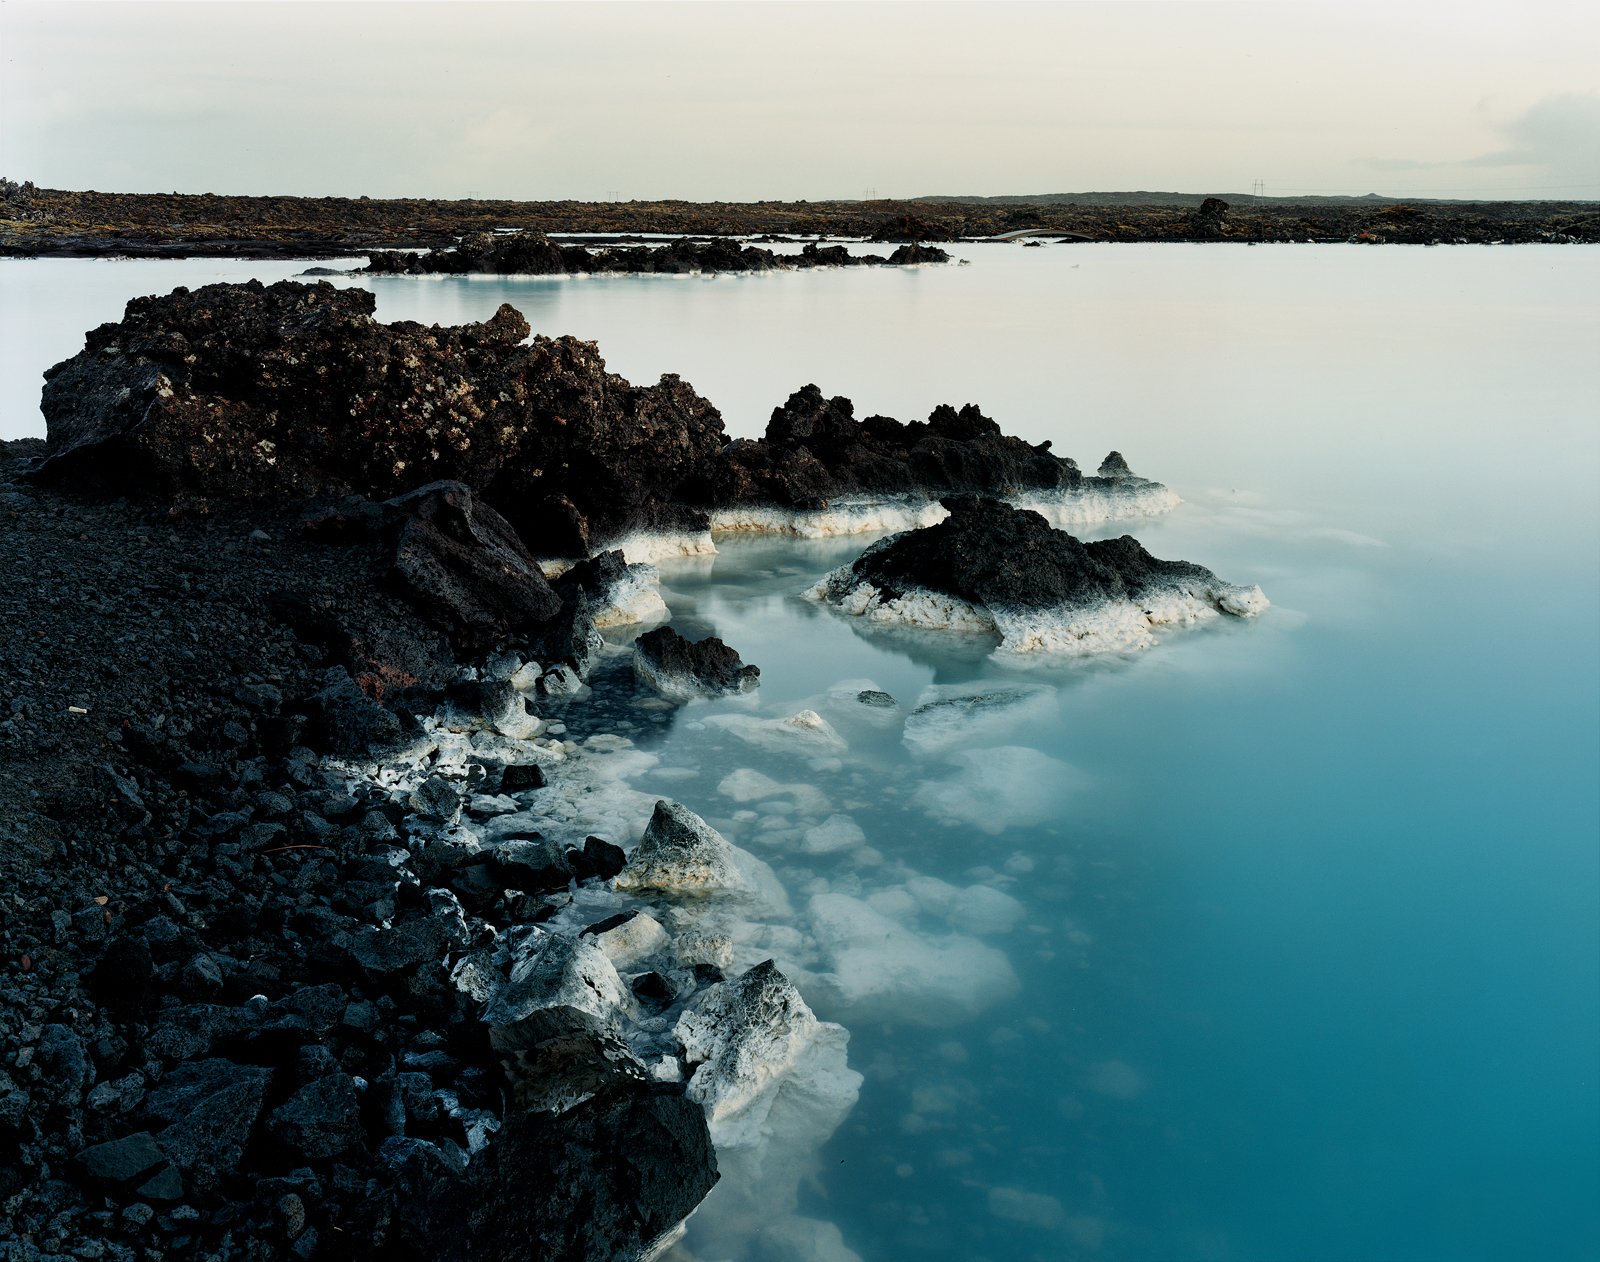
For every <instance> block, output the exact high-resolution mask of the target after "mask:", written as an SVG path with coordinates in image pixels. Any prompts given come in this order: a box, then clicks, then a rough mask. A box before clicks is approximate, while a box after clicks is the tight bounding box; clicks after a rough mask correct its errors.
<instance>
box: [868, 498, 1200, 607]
mask: <svg viewBox="0 0 1600 1262" xmlns="http://www.w3.org/2000/svg"><path fill="white" fill-rule="evenodd" d="M943 502H944V505H945V507H946V508H948V509H949V510H950V516H949V517H947V518H945V520H944V521H942V522H940V523H939V524H938V525H935V526H928V527H926V528H925V529H922V530H912V531H907V532H906V533H905V534H902V535H896V536H893V537H892V538H890V539H886V540H883V541H882V542H880V543H878V544H875V545H874V546H872V547H871V548H868V549H867V551H866V552H864V553H862V555H861V556H860V557H859V558H857V559H856V561H855V562H854V563H853V564H852V565H851V566H850V570H851V572H852V573H854V574H855V575H856V577H857V578H858V579H860V580H864V581H867V582H870V583H872V584H873V585H874V586H875V587H878V588H880V589H882V590H884V591H886V592H899V591H906V590H910V589H915V588H921V589H925V590H928V591H936V592H942V593H945V594H947V595H950V596H958V597H960V598H961V599H962V600H966V601H970V602H972V603H974V604H981V605H987V606H990V607H991V608H992V607H996V606H998V607H1002V608H1017V609H1050V608H1054V607H1056V606H1059V605H1088V604H1094V603H1097V602H1101V601H1107V600H1132V601H1137V600H1138V599H1139V598H1140V596H1141V595H1142V594H1143V593H1144V592H1146V591H1147V590H1149V589H1150V588H1152V587H1154V586H1157V585H1160V584H1163V583H1168V582H1171V581H1173V580H1194V581H1204V582H1213V583H1214V582H1215V581H1216V575H1214V574H1212V572H1211V571H1210V570H1208V569H1206V568H1204V567H1203V566H1199V565H1193V564H1191V563H1190V562H1188V561H1162V560H1159V559H1157V558H1156V557H1153V556H1151V555H1150V554H1149V553H1148V552H1146V551H1145V550H1144V548H1143V547H1141V546H1140V544H1139V541H1138V540H1137V539H1135V538H1133V537H1132V536H1131V535H1123V536H1122V537H1121V538H1120V539H1102V540H1098V541H1096V542H1093V543H1084V542H1082V541H1081V540H1079V539H1076V538H1074V537H1073V536H1072V535H1069V534H1067V533H1066V531H1064V530H1057V529H1055V528H1054V527H1052V526H1051V525H1050V523H1049V522H1048V521H1046V520H1045V519H1044V518H1043V517H1042V516H1040V515H1039V514H1038V513H1034V512H1029V511H1028V510H1027V509H1019V508H1012V507H1011V506H1010V505H1009V504H1004V503H1002V502H1000V501H999V500H991V499H984V498H982V497H980V496H952V497H950V498H948V499H946V500H944V501H943Z"/></svg>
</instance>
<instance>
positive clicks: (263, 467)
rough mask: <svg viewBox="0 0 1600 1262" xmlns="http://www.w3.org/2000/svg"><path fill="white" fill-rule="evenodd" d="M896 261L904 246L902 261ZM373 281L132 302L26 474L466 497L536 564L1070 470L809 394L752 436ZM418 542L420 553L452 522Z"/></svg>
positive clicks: (1076, 479) (1040, 481)
mask: <svg viewBox="0 0 1600 1262" xmlns="http://www.w3.org/2000/svg"><path fill="white" fill-rule="evenodd" d="M907 248H912V247H907ZM372 312H373V296H372V295H371V294H370V293H368V292H366V291H365V290H359V289H337V288H334V287H333V286H331V285H328V284H326V283H318V284H314V285H301V284H294V283H290V282H282V283H279V284H275V285H271V286H264V285H261V284H260V283H259V282H254V281H252V282H249V283H247V284H243V285H208V286H206V287H204V288H202V289H198V290H194V291H192V292H191V291H189V290H187V289H177V290H175V291H173V292H172V293H171V294H169V295H165V296H162V297H151V298H139V299H135V300H134V301H133V302H130V303H129V304H128V308H127V312H126V314H125V316H124V318H123V319H122V321H121V322H119V323H117V324H106V325H102V326H101V327H100V328H98V329H95V330H94V331H93V332H91V333H90V334H89V335H88V339H87V344H86V345H85V347H84V349H83V350H82V351H81V352H80V353H79V354H78V355H76V356H74V357H73V358H72V359H69V360H67V361H65V362H63V363H61V364H58V365H56V366H55V367H54V368H52V369H51V370H50V372H49V373H48V374H46V377H47V379H46V384H45V389H44V396H43V410H44V414H45V418H46V421H47V424H48V426H49V446H48V452H47V459H46V460H45V461H44V463H43V466H42V468H41V470H40V471H39V476H41V477H44V478H47V479H49V478H55V479H60V480H63V481H67V482H70V483H71V484H72V485H74V486H77V487H87V486H98V487H101V488H103V489H106V490H109V491H112V492H115V493H120V494H128V495H135V496H140V497H146V498H151V497H153V498H158V499H161V500H163V501H167V502H178V503H180V504H196V503H199V502H202V501H211V500H225V501H235V502H238V501H244V502H255V503H260V502H264V501H273V500H280V499H282V498H283V497H306V496H314V495H320V494H331V495H337V494H354V495H357V496H360V497H363V498H366V499H369V500H384V499H389V498H392V497H394V496H397V495H402V494H404V493H406V492H408V491H412V490H416V489H417V488H418V487H421V486H424V485H426V484H429V483H432V482H435V481H439V480H442V479H443V480H451V481H457V482H460V483H463V484H464V485H466V486H467V487H469V488H470V489H471V491H472V492H473V493H474V494H475V495H476V496H477V498H478V500H479V501H481V503H482V504H484V505H486V506H488V507H490V508H492V509H494V510H496V511H497V512H498V513H499V514H500V515H501V516H503V517H504V518H505V520H506V521H507V522H508V523H509V525H510V527H511V529H512V530H513V531H514V532H515V534H516V535H517V536H518V537H519V538H520V539H521V540H522V542H523V544H524V545H525V546H526V547H527V548H528V549H530V550H531V551H532V552H534V553H535V554H536V555H538V556H543V557H550V556H567V557H584V556H589V555H591V554H592V553H594V552H595V551H597V550H599V549H600V547H601V546H603V545H604V544H606V543H608V542H610V541H612V540H614V539H616V538H618V537H620V536H622V535H625V534H627V533H629V532H633V531H641V530H666V531H681V530H701V529H704V528H705V526H706V524H707V521H708V516H707V514H708V513H709V512H710V511H712V510H714V509H717V508H720V507H727V506H730V505H740V504H758V505H776V506H780V507H791V508H819V507H824V506H826V505H827V503H828V502H829V501H830V500H833V499H836V498H839V497H848V496H853V495H870V496H920V497H923V498H927V499H935V498H938V497H939V496H941V495H946V494H953V493H961V494H965V493H972V494H990V495H1004V494H1011V493H1015V492H1018V491H1026V490H1063V489H1065V490H1075V489H1079V488H1081V487H1082V486H1083V485H1084V484H1085V482H1086V481H1088V480H1089V479H1086V478H1085V477H1084V475H1083V474H1082V473H1081V472H1080V471H1079V469H1078V467H1077V465H1076V464H1074V463H1073V462H1072V461H1071V460H1068V459H1065V458H1062V457H1059V456H1056V455H1054V454H1052V453H1051V452H1050V451H1049V449H1048V448H1049V444H1048V443H1045V444H1040V445H1037V446H1035V445H1032V444H1029V443H1026V442H1023V441H1022V440H1021V439H1017V438H1012V437H1008V436H1006V435H1004V434H1002V433H1001V432H1000V428H999V426H998V425H996V424H995V422H994V421H992V420H990V419H989V418H988V417H986V416H984V415H983V414H982V413H981V412H980V411H979V410H978V409H977V408H976V407H974V406H972V405H970V404H969V405H967V406H966V407H963V408H961V409H959V410H957V409H955V408H952V407H949V406H941V407H939V408H936V409H935V410H934V412H933V413H932V415H931V416H930V417H929V419H928V421H927V422H925V423H924V422H919V421H913V422H910V423H901V422H899V421H896V420H894V419H893V418H890V417H884V416H869V417H867V418H866V419H864V420H857V419H856V418H855V415H854V409H853V406H852V404H851V402H850V401H849V400H848V399H843V398H831V399H830V398H827V397H825V396H824V395H823V394H822V392H821V391H820V390H819V389H817V387H816V386H814V385H812V386H806V387H805V388H804V389H802V390H800V391H798V392H796V393H795V394H794V395H792V396H791V397H790V398H789V400H788V401H787V402H786V403H785V404H784V405H783V406H781V407H779V408H777V409H775V410H774V412H773V415H772V419H771V421H770V423H769V424H768V426H767V429H766V433H765V435H764V437H763V438H761V439H759V440H737V441H732V442H730V441H729V440H728V439H727V436H726V434H725V433H724V430H723V423H722V416H721V414H720V413H719V412H718V411H717V409H716V408H715V407H713V406H712V404H711V403H710V402H708V401H707V400H706V399H704V398H702V397H701V396H700V395H699V394H697V393H696V392H695V391H694V389H693V388H692V387H691V386H690V385H689V384H688V383H687V382H684V381H682V380H680V379H679V378H678V377H676V376H674V375H671V374H668V375H666V376H663V377H662V378H661V380H660V381H659V382H658V383H657V384H655V385H652V386H643V387H641V386H634V385H631V384H629V383H628V382H627V381H625V380H623V379H622V378H621V377H619V376H617V375H616V374H614V373H608V372H607V371H606V370H605V363H604V361H603V360H602V359H601V357H600V353H599V351H598V349H597V348H596V346H595V345H594V343H592V342H582V341H578V340H577V339H574V338H570V337H561V338H547V337H542V336H541V337H535V338H533V340H532V341H531V343H529V342H525V340H524V339H526V338H527V337H528V334H529V328H528V324H527V322H526V321H525V320H524V319H523V318H522V316H521V315H519V314H518V313H517V312H516V311H515V310H513V309H512V308H511V307H509V306H502V307H501V308H500V310H499V311H498V312H496V314H495V315H494V316H493V317H491V318H490V319H489V320H487V321H485V322H483V323H482V324H469V325H463V326H459V327H438V326H434V327H424V326H422V325H419V324H413V323H409V322H399V323H396V324H382V323H379V322H378V321H377V320H375V319H374V318H373V315H372ZM452 511H453V510H445V511H444V516H443V517H439V518H437V519H436V520H431V524H425V525H417V526H416V527H414V529H413V536H414V539H413V542H415V543H416V545H417V547H418V548H420V549H422V551H423V552H424V553H426V552H427V551H428V550H430V549H432V550H437V548H439V547H444V546H445V539H446V537H448V536H449V535H450V532H451V531H452V530H455V531H456V532H457V533H458V534H459V531H460V529H461V527H460V523H459V521H456V524H455V525H450V524H449V522H451V521H455V518H454V517H452V516H451V512H452Z"/></svg>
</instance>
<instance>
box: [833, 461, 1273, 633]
mask: <svg viewBox="0 0 1600 1262" xmlns="http://www.w3.org/2000/svg"><path fill="white" fill-rule="evenodd" d="M1109 462H1110V458H1109V457H1108V463H1109ZM944 503H945V507H947V508H948V509H949V510H950V516H949V518H947V519H946V520H945V521H943V522H940V523H939V524H938V525H935V526H929V527H927V528H925V529H922V530H916V531H910V532H907V533H905V534H901V535H896V536H893V537H891V538H888V539H884V540H881V541H880V542H878V543H876V544H874V545H873V546H872V547H870V548H868V549H867V550H866V551H865V552H864V553H862V554H861V556H860V557H858V558H857V559H856V560H855V561H854V562H852V563H851V564H850V565H847V566H842V567H840V568H839V569H837V570H835V571H834V572H833V573H831V574H829V575H828V576H827V577H826V578H824V579H823V580H822V581H821V582H820V583H818V584H817V585H816V586H815V587H813V588H812V589H811V590H810V591H808V592H807V593H806V594H807V595H808V596H810V597H811V598H813V599H816V600H822V601H825V602H827V603H829V604H832V605H834V606H836V607H838V608H840V609H842V610H843V611H844V612H846V613H850V614H854V615H857V616H860V617H865V618H868V619H870V620H873V621H878V622H903V623H913V624H917V625H921V626H930V627H939V628H944V629H949V630H958V631H980V632H990V633H997V634H999V636H1000V637H1001V648H1002V649H1005V650H1007V651H1010V652H1030V651H1036V650H1045V651H1051V652H1062V653H1089V652H1102V651H1108V650H1119V649H1132V648H1143V647H1146V646H1148V645H1150V644H1153V643H1154V638H1153V637H1152V635H1151V634H1150V631H1151V628H1152V627H1155V626H1158V625H1162V624H1166V623H1184V622H1194V621H1197V620H1199V619H1201V618H1206V617H1211V616H1214V615H1216V614H1219V613H1225V614H1231V615H1234V616H1236V617H1251V616H1254V615H1255V614H1258V613H1260V612H1261V611H1262V610H1263V609H1265V608H1266V607H1267V604H1268V602H1267V598H1266V597H1265V596H1264V595H1263V594H1262V592H1261V589H1260V588H1259V587H1241V586H1238V585H1236V584H1232V583H1225V582H1223V581H1222V580H1221V579H1219V578H1218V577H1217V576H1216V575H1215V574H1213V573H1212V572H1211V571H1210V570H1208V569H1205V568H1204V567H1203V566H1199V565H1194V564H1192V563H1191V562H1188V561H1163V560H1160V559H1158V558H1156V557H1153V556H1151V555H1150V554H1149V553H1148V552H1146V551H1145V550H1144V548H1143V547H1141V546H1140V544H1139V541H1138V540H1137V539H1134V538H1132V537H1131V536H1129V535H1124V536H1122V537H1121V538H1120V539H1105V540H1099V541H1096V542H1092V543H1083V542H1082V541H1080V540H1078V539H1075V538H1074V537H1073V536H1071V535H1069V534H1067V533H1066V532H1064V531H1061V530H1056V529H1053V528H1052V527H1051V526H1050V523H1049V522H1048V521H1046V520H1045V519H1044V517H1042V516H1040V515H1039V514H1038V513H1034V512H1030V511H1028V510H1025V509H1016V508H1012V507H1011V506H1009V505H1007V504H1004V503H1001V502H1000V501H998V500H992V499H985V498H981V497H977V496H957V497H952V498H950V499H947V500H945V501H944Z"/></svg>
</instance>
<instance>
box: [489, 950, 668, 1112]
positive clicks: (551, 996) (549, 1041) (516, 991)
mask: <svg viewBox="0 0 1600 1262" xmlns="http://www.w3.org/2000/svg"><path fill="white" fill-rule="evenodd" d="M631 1007H632V999H631V997H630V995H629V993H628V989H627V987H626V986H624V985H623V982H622V979H621V978H620V977H618V976H617V970H616V968H615V967H613V965H612V963H611V961H610V960H609V959H607V958H606V956H605V953H604V952H603V951H601V950H600V949H599V948H598V947H596V946H595V945H593V943H592V942H591V941H587V940H585V939H583V938H580V937H572V936H568V935H566V934H555V933H547V932H545V931H544V930H542V929H533V930H532V931H531V932H530V933H529V935H528V936H527V937H526V938H525V939H524V940H523V941H522V943H521V944H520V945H519V947H518V949H517V953H516V958H515V960H514V962H513V964H512V967H511V976H510V978H509V980H508V981H507V982H506V984H505V985H504V986H502V987H501V988H500V990H499V991H498V992H497V993H496V994H495V995H494V997H493V998H492V999H490V1001H489V1002H488V1004H487V1005H486V1006H485V1007H484V1010H483V1021H484V1024H485V1025H487V1026H488V1027H489V1044H490V1046H491V1047H492V1048H493V1049H494V1051H495V1053H496V1055H497V1056H498V1057H499V1059H500V1064H501V1067H502V1069H503V1070H504V1072H505V1075H506V1078H507V1080H508V1081H509V1082H510V1083H511V1087H512V1093H513V1096H514V1098H515V1100H516V1103H517V1105H518V1106H519V1107H521V1108H526V1109H540V1110H546V1111H549V1112H552V1113H561V1112H565V1111H566V1110H567V1109H570V1108H572V1107H573V1106H575V1105H577V1104H579V1103H581V1102H582V1101H584V1100H587V1099H588V1098H589V1097H590V1096H592V1095H594V1094H595V1093H596V1092H597V1091H600V1090H602V1089H603V1088H605V1087H608V1086H612V1085H615V1084H617V1083H618V1082H620V1081H622V1080H626V1079H633V1080H638V1079H642V1078H643V1077H644V1076H645V1070H644V1067H643V1066H642V1065H640V1064H639V1063H638V1061H637V1060H635V1059H634V1057H633V1054H632V1053H631V1052H630V1051H629V1050H628V1048H627V1046H626V1044H625V1043H624V1041H623V1021H624V1019H625V1017H626V1016H627V1014H628V1012H629V1010H630V1008H631Z"/></svg>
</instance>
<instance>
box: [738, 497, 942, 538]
mask: <svg viewBox="0 0 1600 1262" xmlns="http://www.w3.org/2000/svg"><path fill="white" fill-rule="evenodd" d="M949 515H950V514H949V512H948V511H947V510H946V509H945V508H944V506H943V505H941V504H940V503H939V502H938V501H936V500H933V501H927V500H839V501H836V502H835V503H833V504H830V505H829V506H828V507H827V508H824V509H814V510H812V509H798V508H764V507H759V506H755V505H751V506H748V507H735V508H719V509H718V510H717V511H716V512H714V513H712V514H711V533H712V534H713V535H737V534H757V535H791V536H793V537H795V538H797V539H832V538H834V537H836V536H838V535H861V534H867V533H869V532H875V531H901V530H920V529H921V528H922V527H923V526H934V525H937V524H938V523H939V522H941V521H943V520H944V519H945V518H946V517H948V516H949Z"/></svg>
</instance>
